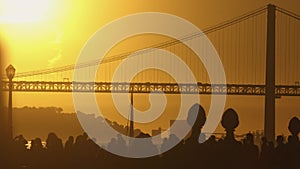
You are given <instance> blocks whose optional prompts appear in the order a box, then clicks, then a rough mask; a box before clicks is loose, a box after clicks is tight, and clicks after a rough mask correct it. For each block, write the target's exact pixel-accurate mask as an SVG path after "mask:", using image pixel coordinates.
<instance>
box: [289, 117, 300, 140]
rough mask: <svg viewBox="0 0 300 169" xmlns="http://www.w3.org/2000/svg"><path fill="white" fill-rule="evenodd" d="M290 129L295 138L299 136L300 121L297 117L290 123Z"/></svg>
mask: <svg viewBox="0 0 300 169" xmlns="http://www.w3.org/2000/svg"><path fill="white" fill-rule="evenodd" d="M288 129H289V131H290V132H291V134H292V135H293V136H298V134H299V132H300V120H299V119H298V118H297V117H293V118H292V119H291V120H290V122H289V126H288Z"/></svg>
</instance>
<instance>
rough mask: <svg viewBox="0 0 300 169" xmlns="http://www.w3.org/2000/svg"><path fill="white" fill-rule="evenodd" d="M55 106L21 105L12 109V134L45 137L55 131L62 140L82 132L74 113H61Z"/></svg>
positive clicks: (30, 137)
mask: <svg viewBox="0 0 300 169" xmlns="http://www.w3.org/2000/svg"><path fill="white" fill-rule="evenodd" d="M62 110H63V109H61V108H57V107H39V108H36V107H22V108H14V109H13V126H14V127H13V129H14V135H18V134H23V135H24V136H25V137H26V138H27V139H33V138H36V137H40V138H42V139H43V140H45V139H46V138H47V135H48V133H49V132H55V133H56V134H57V135H58V136H59V137H60V138H62V139H63V140H65V139H67V138H68V136H70V135H73V136H77V135H79V134H82V133H83V130H82V128H81V126H80V124H79V121H78V119H77V116H76V114H75V113H62Z"/></svg>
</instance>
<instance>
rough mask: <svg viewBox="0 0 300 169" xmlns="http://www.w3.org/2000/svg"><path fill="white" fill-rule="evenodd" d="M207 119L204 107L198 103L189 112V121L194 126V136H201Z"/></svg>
mask: <svg viewBox="0 0 300 169" xmlns="http://www.w3.org/2000/svg"><path fill="white" fill-rule="evenodd" d="M205 121H206V115H205V110H204V109H203V107H202V106H201V105H200V104H198V103H196V104H194V105H193V106H192V107H191V108H190V109H189V112H188V117H187V123H188V124H189V125H190V126H192V136H191V137H192V138H197V139H198V138H199V136H200V133H201V128H202V127H203V126H204V124H205Z"/></svg>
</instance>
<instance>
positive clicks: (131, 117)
mask: <svg viewBox="0 0 300 169" xmlns="http://www.w3.org/2000/svg"><path fill="white" fill-rule="evenodd" d="M133 109H134V107H133V92H131V93H130V119H129V120H130V126H129V136H130V137H134V121H133V120H134V119H133V113H134V110H133Z"/></svg>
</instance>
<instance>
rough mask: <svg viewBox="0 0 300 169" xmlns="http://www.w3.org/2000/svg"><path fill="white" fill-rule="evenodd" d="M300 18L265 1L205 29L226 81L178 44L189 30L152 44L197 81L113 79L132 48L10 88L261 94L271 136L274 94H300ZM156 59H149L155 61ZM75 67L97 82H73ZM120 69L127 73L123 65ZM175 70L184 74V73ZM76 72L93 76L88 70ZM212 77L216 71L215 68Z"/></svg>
mask: <svg viewBox="0 0 300 169" xmlns="http://www.w3.org/2000/svg"><path fill="white" fill-rule="evenodd" d="M299 20H300V16H299V15H297V14H295V13H292V12H290V11H287V10H285V9H282V8H280V7H276V6H274V5H268V6H266V7H263V8H260V9H257V10H255V11H251V12H248V13H246V14H244V15H241V16H239V17H236V18H234V19H232V20H229V21H226V22H224V23H221V24H218V25H216V26H213V27H210V28H208V29H205V30H204V31H203V33H204V34H205V35H206V36H208V38H209V39H210V40H211V42H212V44H213V45H214V47H215V49H216V50H217V52H218V54H219V56H220V59H221V61H222V64H223V66H224V70H225V73H226V81H227V84H211V82H210V79H209V76H208V73H207V71H206V70H205V67H204V65H203V63H202V62H201V61H200V60H199V59H198V58H197V57H196V55H195V53H193V52H192V51H191V50H190V49H189V48H188V47H187V46H186V45H184V44H183V43H182V41H184V42H186V43H187V44H189V45H197V44H195V43H194V41H193V39H196V38H199V36H202V34H192V35H188V36H186V37H184V38H183V39H180V40H173V39H171V40H169V41H166V42H163V43H159V44H156V45H153V46H150V48H158V49H164V50H167V51H170V52H172V53H174V54H176V55H178V56H180V58H181V59H182V60H183V61H184V62H185V63H186V64H187V65H188V66H189V68H190V69H191V70H192V71H193V73H194V75H195V78H196V80H197V82H198V83H197V85H195V84H190V83H188V81H185V80H182V81H179V82H178V81H176V82H175V81H174V79H173V78H172V77H171V76H169V75H167V74H166V73H164V72H161V71H158V70H147V71H143V72H140V73H139V74H138V75H136V77H135V78H134V79H133V80H132V81H130V82H128V81H126V79H120V81H119V82H112V77H113V74H114V71H115V69H116V68H117V67H118V65H119V64H120V63H121V62H122V60H124V59H126V58H127V57H128V56H129V55H131V54H132V53H134V52H135V51H130V52H126V53H122V54H119V55H113V56H109V57H105V58H104V59H103V60H101V61H99V60H91V61H90V62H87V63H80V64H77V65H67V66H63V67H56V68H49V69H43V70H35V71H29V72H17V73H16V74H15V76H14V80H13V81H12V85H11V88H12V91H14V92H98V93H110V92H119V93H150V92H152V93H155V92H158V93H160V92H164V93H166V94H220V95H222V94H227V95H247V96H251V95H257V96H265V134H266V136H267V138H269V139H270V140H274V137H275V98H278V97H282V96H300V85H299V81H300V76H299V75H300V57H299V56H300V48H299V44H300V31H299V30H300V22H299ZM143 51H144V52H139V53H138V55H140V56H141V57H140V60H139V63H140V64H145V63H144V61H143V57H142V56H145V55H148V56H154V55H155V54H156V53H155V50H144V49H143ZM160 62H161V61H160V60H153V63H160ZM210 64H212V65H213V63H210ZM98 65H100V66H99V67H100V68H99V67H98ZM75 69H84V70H86V71H85V72H89V71H91V72H92V71H94V70H97V74H96V76H95V81H94V82H79V81H71V79H73V76H74V70H75ZM175 69H176V68H174V70H175ZM136 71H137V72H138V71H139V70H136ZM122 72H123V73H126V70H122ZM175 72H176V70H175ZM176 73H177V74H178V76H181V77H182V78H181V79H184V76H185V75H184V74H182V73H181V72H176ZM78 76H92V75H90V74H89V73H87V74H82V75H78ZM213 76H217V77H218V76H219V75H218V74H216V73H214V72H213ZM9 88H10V84H9V81H7V80H5V79H4V81H2V89H3V90H4V91H8V90H9Z"/></svg>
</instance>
